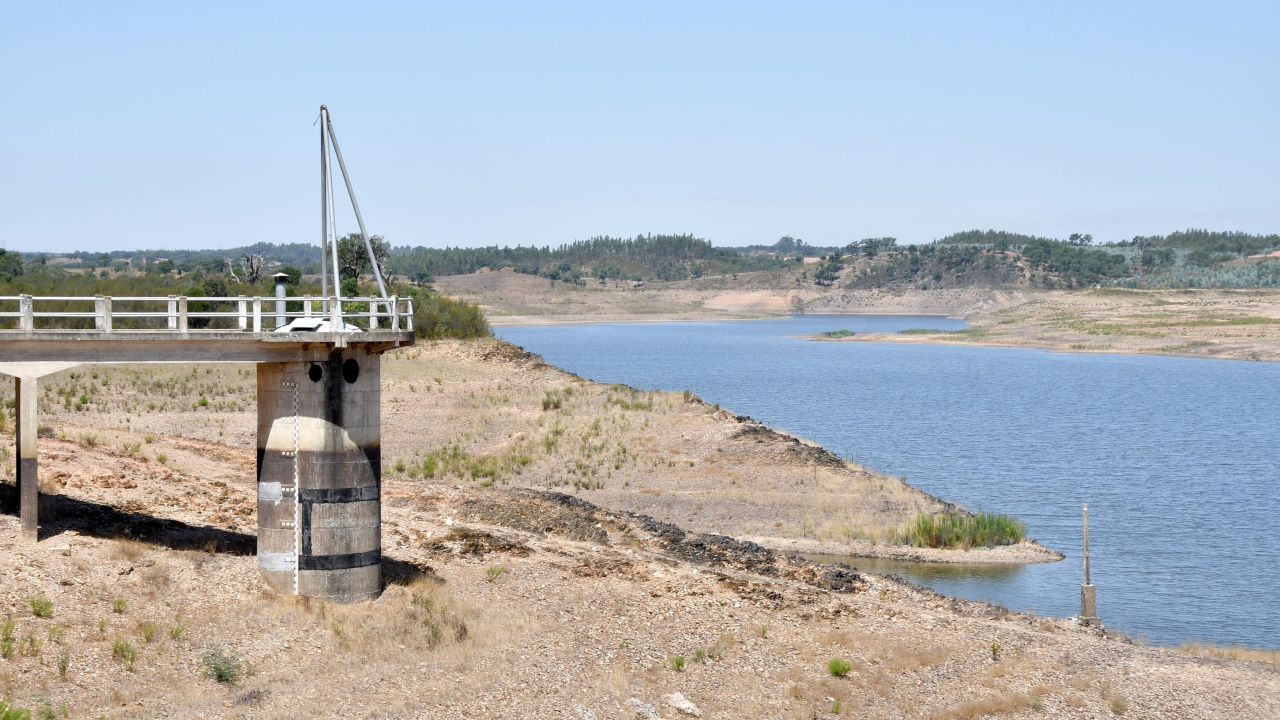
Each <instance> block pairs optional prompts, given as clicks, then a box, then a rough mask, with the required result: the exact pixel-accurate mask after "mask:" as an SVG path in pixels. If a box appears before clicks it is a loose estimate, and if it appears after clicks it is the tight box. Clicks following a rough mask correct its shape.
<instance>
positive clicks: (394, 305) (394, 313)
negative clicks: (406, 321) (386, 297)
mask: <svg viewBox="0 0 1280 720" xmlns="http://www.w3.org/2000/svg"><path fill="white" fill-rule="evenodd" d="M390 309H391V329H392V330H393V331H395V332H400V298H399V297H398V296H396V295H392V296H391V308H390Z"/></svg>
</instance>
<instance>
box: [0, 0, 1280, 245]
mask: <svg viewBox="0 0 1280 720" xmlns="http://www.w3.org/2000/svg"><path fill="white" fill-rule="evenodd" d="M0 17H3V18H4V22H3V23H2V24H0V245H2V246H3V247H5V248H8V249H10V250H22V251H50V252H66V251H74V250H89V251H101V250H109V249H144V248H165V249H169V248H187V249H200V248H221V247H235V246H239V245H245V244H250V243H254V242H259V241H265V242H276V243H280V242H315V243H317V244H318V243H319V237H320V217H319V216H320V211H319V203H320V197H319V195H320V190H319V188H320V180H319V128H318V127H317V126H313V122H314V121H315V119H316V116H317V114H318V109H319V106H320V105H321V104H322V103H323V104H326V105H327V106H328V107H329V109H330V112H331V113H332V117H333V123H334V128H335V130H336V132H337V135H338V139H339V141H340V143H341V147H342V151H343V155H344V157H345V159H346V161H347V165H348V169H349V170H350V171H351V175H352V181H353V183H354V185H355V190H356V194H357V198H358V200H359V202H360V209H361V211H362V213H363V215H364V218H365V221H366V223H367V225H368V228H369V231H370V232H371V233H378V234H382V235H384V236H386V237H387V238H388V239H389V240H390V241H391V242H392V244H394V245H397V246H400V245H412V246H416V245H425V246H434V247H443V246H446V245H451V246H479V245H516V244H522V245H530V244H536V245H553V246H554V245H558V244H560V243H563V242H568V241H572V240H575V239H584V238H588V237H591V236H593V235H605V234H607V235H614V236H634V235H636V234H638V233H686V232H687V233H692V234H694V235H696V236H698V237H703V238H706V239H708V240H710V241H711V242H713V243H714V244H716V245H748V244H755V243H772V242H774V241H775V240H777V239H778V238H779V237H780V236H782V235H792V236H795V237H798V238H801V239H804V240H805V241H806V242H809V243H811V244H815V245H844V244H847V243H848V242H850V241H852V240H856V239H859V238H863V237H876V236H886V235H887V236H893V237H897V238H899V240H900V242H903V243H920V242H928V241H930V240H933V239H935V238H938V237H942V236H944V235H946V234H948V233H951V232H954V231H959V230H967V229H975V228H977V229H987V228H995V229H1004V230H1011V231H1018V232H1025V233H1032V234H1037V235H1047V236H1052V237H1065V236H1066V235H1067V234H1069V233H1073V232H1081V233H1091V234H1092V235H1093V236H1094V237H1095V238H1096V240H1097V241H1109V240H1120V239H1126V238H1129V237H1132V236H1134V235H1152V234H1163V233H1168V232H1171V231H1175V230H1179V229H1186V228H1191V227H1197V228H1201V227H1203V228H1210V229H1217V230H1241V231H1248V232H1280V192H1278V190H1280V149H1278V148H1280V143H1278V140H1280V99H1278V98H1280V92H1278V91H1280V72H1278V71H1280V43H1277V42H1276V38H1277V37H1280V4H1278V3H1274V2H1270V3H1230V2H1215V3H1209V2H1205V3H1196V4H1183V3H1176V2H1165V3H1158V4H1144V3H1137V2H1127V3H1116V2H1105V3H1091V2H1073V3H1051V2H1010V3H981V2H965V3H957V2H940V3H927V2H911V3H874V4H872V3H857V2H838V3H807V2H786V3H783V2H776V3H750V2H733V3H711V2H705V3H697V2H680V3H669V4H668V3H662V2H652V1H646V2H643V3H639V2H637V3H581V4H574V3H550V2H548V3H505V2H485V3H457V2H453V3H439V4H431V3H404V4H399V3H392V2H380V3H358V4H357V3H345V4H326V3H322V2H307V3H294V4H290V3H284V2H279V3H247V4H237V3H233V2H219V3H199V4H197V3H156V4H141V3H129V2H120V3H86V4H79V5H78V4H74V3H32V2H25V1H23V2H16V1H14V0H0ZM337 182H338V183H339V186H338V187H337V188H335V191H340V190H341V187H340V183H341V179H340V177H339V178H337ZM339 198H340V200H343V198H342V195H341V194H339ZM338 224H339V232H342V233H345V232H349V231H354V230H355V229H356V226H355V222H354V216H353V215H352V214H351V212H350V210H349V205H344V204H342V203H340V212H339V216H338Z"/></svg>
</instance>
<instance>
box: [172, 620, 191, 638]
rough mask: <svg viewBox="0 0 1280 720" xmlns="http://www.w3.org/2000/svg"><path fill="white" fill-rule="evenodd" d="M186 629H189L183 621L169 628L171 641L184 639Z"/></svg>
mask: <svg viewBox="0 0 1280 720" xmlns="http://www.w3.org/2000/svg"><path fill="white" fill-rule="evenodd" d="M186 629H187V624H186V623H185V622H183V621H182V620H178V621H177V622H176V623H175V624H174V625H172V626H171V627H170V628H169V639H170V640H178V639H179V638H181V637H182V633H183V632H185V631H186Z"/></svg>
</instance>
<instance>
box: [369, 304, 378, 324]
mask: <svg viewBox="0 0 1280 720" xmlns="http://www.w3.org/2000/svg"><path fill="white" fill-rule="evenodd" d="M369 329H370V330H377V329H378V301H377V300H370V301H369Z"/></svg>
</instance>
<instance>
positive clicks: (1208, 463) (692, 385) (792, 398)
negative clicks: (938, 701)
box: [497, 315, 1280, 647]
mask: <svg viewBox="0 0 1280 720" xmlns="http://www.w3.org/2000/svg"><path fill="white" fill-rule="evenodd" d="M909 327H934V328H945V329H958V328H962V327H964V323H963V322H961V321H958V320H949V319H946V318H936V317H934V318H928V317H910V316H830V315H828V316H812V315H811V316H801V317H797V318H790V319H784V320H767V321H752V322H702V323H641V324H588V325H559V326H542V327H501V328H498V329H497V334H498V335H499V336H500V337H502V338H504V339H506V340H509V341H511V342H514V343H516V344H518V345H522V346H524V347H525V348H527V349H529V350H532V351H533V352H537V353H540V354H541V355H543V357H545V358H546V359H547V361H548V362H550V363H553V364H555V365H557V366H560V367H562V368H565V369H566V370H570V371H572V372H575V373H578V374H580V375H582V376H584V377H589V378H592V379H594V380H599V381H602V382H621V383H627V384H630V385H635V386H639V387H644V388H662V389H666V390H683V389H685V388H688V389H691V390H693V391H694V392H696V393H698V395H700V396H702V397H703V398H704V399H705V400H706V401H707V402H713V403H720V404H721V405H723V406H725V407H727V408H730V409H732V410H733V411H735V412H738V413H744V414H747V415H751V416H752V417H754V418H756V419H758V420H761V421H763V422H767V423H769V424H771V425H774V426H777V427H781V428H785V429H787V430H789V431H792V432H795V433H797V434H799V435H802V436H805V437H808V438H812V439H813V440H815V441H817V442H820V443H822V444H823V445H825V446H826V447H828V448H830V449H831V450H833V451H835V452H837V453H840V454H841V455H845V456H848V457H850V458H853V459H856V460H858V461H860V462H862V463H865V464H867V465H869V466H871V467H873V468H876V469H879V470H882V471H885V472H889V473H893V474H896V475H901V476H905V477H906V478H907V480H908V481H909V482H911V483H913V484H915V485H917V486H919V487H921V488H923V489H924V490H927V491H928V492H931V493H934V494H935V495H938V496H940V497H943V498H946V499H949V500H954V501H956V502H960V503H962V504H964V505H967V506H969V507H971V508H975V509H977V508H982V509H988V510H994V511H997V512H1011V513H1015V514H1017V515H1018V516H1020V517H1021V518H1023V519H1024V520H1025V521H1026V523H1027V525H1028V528H1029V534H1030V536H1031V537H1034V538H1036V539H1038V540H1040V541H1041V542H1043V543H1044V544H1046V545H1048V546H1050V547H1053V548H1055V549H1057V550H1060V551H1062V552H1064V553H1066V554H1067V555H1068V559H1067V560H1065V561H1063V562H1059V563H1051V564H1044V565H1031V566H1024V567H1014V568H998V569H992V568H972V567H971V566H967V567H962V568H960V569H937V568H936V566H932V565H930V566H917V567H916V569H915V570H911V568H910V565H911V564H908V567H906V568H898V574H901V575H904V576H905V577H908V579H912V580H914V581H917V582H921V583H923V584H926V585H929V586H931V587H933V588H935V589H937V590H939V591H940V592H944V593H948V594H953V595H959V596H963V597H968V598H972V599H979V600H987V601H990V602H995V603H998V604H1001V605H1004V606H1005V607H1009V608H1012V609H1015V610H1026V609H1032V610H1034V611H1035V612H1037V613H1041V614H1048V615H1058V616H1067V615H1073V614H1077V613H1078V612H1079V602H1080V600H1079V598H1080V590H1079V584H1080V582H1081V574H1082V568H1081V559H1080V550H1081V547H1080V546H1081V540H1080V504H1081V503H1082V502H1088V503H1089V519H1090V550H1091V555H1092V573H1093V582H1094V583H1095V584H1096V585H1097V586H1098V614H1099V615H1100V616H1101V617H1102V619H1103V621H1104V622H1105V623H1106V624H1107V625H1108V626H1110V627H1114V628H1118V629H1121V630H1124V631H1127V632H1130V633H1132V634H1134V635H1137V636H1139V637H1143V638H1146V639H1148V640H1150V641H1153V642H1160V643H1177V642H1180V641H1183V640H1188V639H1197V640H1210V641H1214V642H1221V643H1232V642H1240V643H1246V644H1249V645H1255V646H1266V647H1277V646H1280V573H1277V571H1276V568H1277V567H1278V566H1280V522H1277V521H1278V520H1280V491H1278V489H1277V475H1278V474H1280V444H1278V443H1277V442H1276V432H1277V429H1280V402H1278V401H1280V395H1278V393H1277V391H1276V388H1277V387H1280V363H1249V362H1239V361H1227V360H1204V359H1188V358H1171V357H1153V356H1146V355H1096V354H1095V355H1091V354H1069V353H1051V352H1044V351H1038V350H1027V349H1014V348H991V347H967V346H963V345H950V344H936V345H928V344H894V343H861V342H844V343H835V342H811V341H809V340H806V339H803V338H799V337H796V335H800V334H806V333H815V332H822V331H828V330H838V329H841V328H847V329H849V330H853V331H857V332H873V331H878V332H883V331H889V332H893V331H897V330H900V329H904V328H909ZM856 564H858V565H859V566H861V567H864V569H868V570H870V569H872V568H871V567H870V566H869V563H867V562H866V561H858V562H857V563H856Z"/></svg>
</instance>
